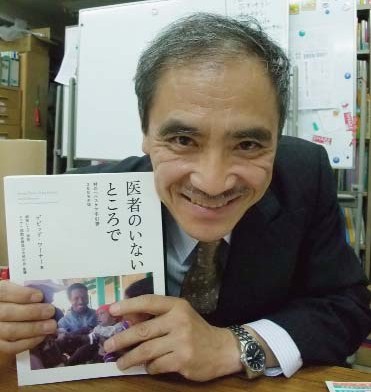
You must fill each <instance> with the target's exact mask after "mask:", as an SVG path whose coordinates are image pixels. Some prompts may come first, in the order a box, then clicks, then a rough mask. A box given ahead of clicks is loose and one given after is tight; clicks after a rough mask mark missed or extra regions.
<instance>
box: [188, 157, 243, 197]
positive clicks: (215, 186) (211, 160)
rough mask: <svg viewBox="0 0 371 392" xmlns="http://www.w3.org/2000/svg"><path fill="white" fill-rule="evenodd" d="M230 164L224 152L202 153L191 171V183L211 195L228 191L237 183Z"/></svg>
mask: <svg viewBox="0 0 371 392" xmlns="http://www.w3.org/2000/svg"><path fill="white" fill-rule="evenodd" d="M230 166H231V165H230V163H229V160H228V158H227V157H224V156H223V155H222V154H218V153H216V152H210V153H208V154H202V156H201V157H200V159H199V160H198V162H197V164H196V165H195V168H194V170H193V172H192V173H191V176H190V180H191V184H192V185H193V186H194V187H195V188H197V189H199V190H201V191H203V192H205V193H207V194H208V195H210V196H216V195H219V194H221V193H223V192H225V191H228V190H230V189H232V188H233V187H234V186H235V185H236V180H237V177H236V175H235V174H233V173H232V172H231V170H230Z"/></svg>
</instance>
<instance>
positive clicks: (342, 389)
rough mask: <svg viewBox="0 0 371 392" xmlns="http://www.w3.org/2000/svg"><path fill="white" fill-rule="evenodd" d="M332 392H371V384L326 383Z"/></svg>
mask: <svg viewBox="0 0 371 392" xmlns="http://www.w3.org/2000/svg"><path fill="white" fill-rule="evenodd" d="M326 386H327V388H328V390H329V391H330V392H371V382H336V381H326Z"/></svg>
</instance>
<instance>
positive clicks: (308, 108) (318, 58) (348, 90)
mask: <svg viewBox="0 0 371 392" xmlns="http://www.w3.org/2000/svg"><path fill="white" fill-rule="evenodd" d="M355 22H356V7H355V1H354V0H352V1H349V0H328V1H324V0H291V1H290V19H289V23H290V39H289V48H290V49H289V55H290V59H291V62H292V65H297V66H298V69H299V119H298V136H299V137H301V138H303V139H306V140H310V141H312V142H315V143H317V144H321V145H322V146H324V147H325V148H326V150H327V152H328V155H329V158H330V162H331V165H332V166H333V167H334V168H344V169H347V168H352V167H353V164H354V151H355V148H354V140H353V139H354V115H355V93H356V91H355V89H356V56H355V53H356V28H355V26H356V24H355Z"/></svg>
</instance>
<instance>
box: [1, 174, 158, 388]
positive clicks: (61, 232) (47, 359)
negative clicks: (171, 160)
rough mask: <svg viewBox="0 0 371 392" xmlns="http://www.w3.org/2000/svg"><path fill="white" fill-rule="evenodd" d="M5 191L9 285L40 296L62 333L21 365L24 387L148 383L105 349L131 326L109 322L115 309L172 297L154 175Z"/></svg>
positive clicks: (50, 182) (8, 181)
mask: <svg viewBox="0 0 371 392" xmlns="http://www.w3.org/2000/svg"><path fill="white" fill-rule="evenodd" d="M4 185H5V206H6V222H7V238H8V253H9V261H10V277H11V280H12V281H13V282H15V283H17V284H21V285H26V286H31V287H36V288H38V289H40V290H41V291H42V292H43V294H44V301H45V302H49V303H51V304H52V305H54V307H55V316H54V317H55V319H56V321H57V323H58V329H57V332H56V333H55V334H54V335H49V336H48V337H47V338H46V339H45V340H44V341H43V342H42V343H41V344H40V345H39V346H37V347H36V348H34V349H32V350H30V351H26V352H23V353H21V354H18V355H17V371H18V383H19V385H31V384H42V383H50V382H57V381H68V380H76V379H83V378H96V377H108V376H119V375H129V374H139V373H145V369H144V367H143V366H137V367H135V368H131V369H128V370H126V371H124V372H122V371H119V370H118V368H117V367H116V363H115V361H116V359H117V358H118V357H119V356H120V353H106V352H105V351H104V346H103V343H104V341H105V340H106V339H108V338H109V337H110V336H112V335H114V334H115V333H125V330H126V329H127V328H129V327H130V326H131V325H132V324H133V321H130V320H125V319H122V318H113V317H112V316H110V314H109V311H108V309H109V305H110V304H111V303H113V302H116V301H120V300H125V298H128V297H129V298H130V297H132V296H137V295H140V294H150V293H156V294H164V293H165V277H164V257H163V238H162V222H161V203H160V201H159V199H158V197H157V193H156V191H155V188H154V181H153V173H115V174H73V175H72V174H67V175H56V176H13V177H6V178H5V179H4ZM76 298H77V299H76Z"/></svg>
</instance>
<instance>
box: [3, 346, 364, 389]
mask: <svg viewBox="0 0 371 392" xmlns="http://www.w3.org/2000/svg"><path fill="white" fill-rule="evenodd" d="M326 380H329V381H370V380H371V374H370V373H363V372H359V371H356V370H351V369H345V368H340V367H311V368H307V369H302V370H300V371H299V372H298V373H296V375H295V376H293V377H292V378H290V379H286V378H285V377H279V378H277V377H274V378H269V377H260V378H259V379H257V380H254V381H247V380H246V379H243V378H242V377H238V376H228V377H224V378H221V379H218V380H215V381H210V382H206V383H195V382H190V381H187V380H184V379H183V378H181V377H178V376H175V375H163V376H147V375H143V376H125V377H111V378H101V379H94V380H81V381H70V382H67V383H56V384H52V385H53V386H52V387H51V384H49V385H48V384H46V385H35V386H28V387H22V388H21V390H24V391H25V392H26V391H27V392H36V391H37V392H43V391H45V392H46V391H51V390H52V391H53V392H63V391H68V392H74V391H76V392H81V391H83V392H93V391H99V392H119V391H120V392H122V391H125V392H147V391H148V392H189V391H213V392H238V391H241V392H242V391H243V392H245V391H249V392H255V391H256V392H274V391H276V390H277V391H285V392H308V391H311V392H317V391H319V392H321V391H323V392H326V391H328V390H327V387H326V385H325V381H326ZM0 391H6V392H13V391H19V389H18V386H17V374H16V367H15V360H14V358H13V357H11V356H5V355H3V354H0Z"/></svg>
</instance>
